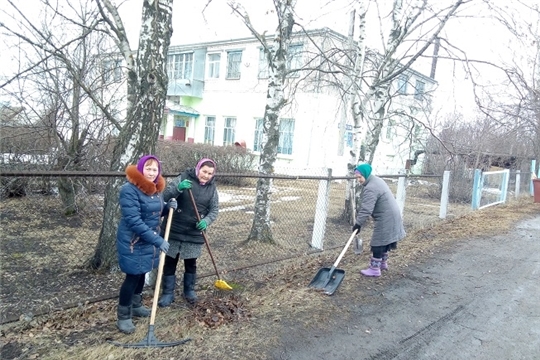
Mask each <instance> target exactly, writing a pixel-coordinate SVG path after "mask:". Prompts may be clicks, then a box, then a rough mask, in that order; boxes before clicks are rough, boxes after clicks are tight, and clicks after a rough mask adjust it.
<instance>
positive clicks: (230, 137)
mask: <svg viewBox="0 0 540 360" xmlns="http://www.w3.org/2000/svg"><path fill="white" fill-rule="evenodd" d="M235 129H236V118H235V117H226V118H225V127H224V129H223V146H226V145H232V144H233V143H234V137H235Z"/></svg>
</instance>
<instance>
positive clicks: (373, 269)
mask: <svg viewBox="0 0 540 360" xmlns="http://www.w3.org/2000/svg"><path fill="white" fill-rule="evenodd" d="M381 261H382V259H378V258H374V257H372V258H371V262H370V264H369V268H367V269H365V270H360V273H362V275H364V276H374V277H378V276H381Z"/></svg>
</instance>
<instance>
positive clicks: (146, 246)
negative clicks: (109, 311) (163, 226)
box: [116, 155, 177, 334]
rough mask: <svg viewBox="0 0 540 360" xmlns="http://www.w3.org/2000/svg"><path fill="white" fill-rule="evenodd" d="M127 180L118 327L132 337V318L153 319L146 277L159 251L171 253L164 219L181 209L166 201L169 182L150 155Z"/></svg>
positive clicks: (119, 242)
mask: <svg viewBox="0 0 540 360" xmlns="http://www.w3.org/2000/svg"><path fill="white" fill-rule="evenodd" d="M126 177H127V182H126V183H125V184H124V185H123V186H122V188H121V189H120V197H119V202H120V211H121V216H122V217H121V219H120V224H119V225H118V232H117V236H116V248H117V250H118V264H119V265H120V269H121V270H122V271H123V272H124V273H126V278H125V279H124V282H123V283H122V286H121V287H120V295H119V299H118V309H117V315H118V320H117V324H116V325H117V327H118V329H119V330H120V331H121V332H123V333H127V334H130V333H132V332H134V331H135V326H134V325H133V322H132V320H131V318H132V316H135V317H148V316H149V315H150V310H149V309H148V308H146V307H144V306H143V305H142V290H143V286H144V280H145V274H146V273H147V272H149V271H151V270H152V269H154V268H156V267H157V266H158V264H159V251H160V250H161V251H164V252H167V250H168V249H169V243H168V242H167V241H165V239H163V237H161V236H160V223H161V217H162V216H163V215H165V213H168V210H169V208H172V209H176V207H177V205H176V201H174V202H169V203H168V204H166V203H164V201H163V197H162V195H161V192H162V191H163V189H164V188H165V180H164V179H163V177H162V176H161V165H160V163H159V160H158V158H157V157H155V156H153V155H146V156H143V157H142V158H141V159H140V160H139V162H138V163H137V165H129V166H128V167H127V168H126Z"/></svg>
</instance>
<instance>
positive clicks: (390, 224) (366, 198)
mask: <svg viewBox="0 0 540 360" xmlns="http://www.w3.org/2000/svg"><path fill="white" fill-rule="evenodd" d="M363 186H364V191H363V192H362V204H361V206H360V209H359V210H358V213H357V214H356V223H357V224H358V225H360V226H364V224H365V223H366V221H367V220H368V218H369V217H370V216H372V217H373V224H374V229H373V236H372V237H371V243H370V245H371V246H384V245H389V244H391V243H394V242H396V241H400V240H401V239H403V238H404V237H405V229H404V228H403V220H402V218H401V212H400V210H399V206H398V203H397V201H396V199H395V198H394V194H392V191H391V190H390V188H389V187H388V185H386V183H385V182H384V180H383V179H381V178H379V177H377V176H375V175H370V176H369V177H368V178H367V180H366V181H365V182H364V184H363Z"/></svg>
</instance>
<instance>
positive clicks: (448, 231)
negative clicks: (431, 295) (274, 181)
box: [0, 197, 540, 359]
mask: <svg viewBox="0 0 540 360" xmlns="http://www.w3.org/2000/svg"><path fill="white" fill-rule="evenodd" d="M25 210H28V211H30V207H29V208H28V209H25ZM538 214H540V206H539V205H538V204H533V203H532V200H531V199H530V197H526V198H522V199H521V200H520V201H513V202H510V203H508V204H505V205H498V206H494V207H490V208H487V209H483V210H481V211H477V212H474V213H469V214H467V215H464V216H456V217H455V218H453V219H451V220H448V221H444V222H439V223H437V224H434V225H429V226H425V227H423V228H419V229H418V230H416V231H409V233H408V236H407V238H406V239H405V241H404V242H403V243H402V245H401V246H400V249H399V251H398V252H397V254H396V256H395V257H394V258H393V264H392V265H393V267H394V268H395V271H392V273H391V274H389V275H388V276H385V277H384V278H380V279H377V281H376V282H370V281H369V280H370V279H364V278H362V277H359V276H356V275H353V274H357V271H358V270H359V269H361V268H362V267H364V266H365V263H366V261H367V257H368V255H367V253H366V252H365V253H364V254H362V255H361V256H357V255H355V254H354V253H353V252H352V251H349V252H348V253H347V254H346V256H345V257H344V258H343V260H342V261H341V263H340V266H339V267H340V268H342V269H346V271H347V274H351V275H349V276H348V277H347V278H346V279H345V281H344V282H343V284H342V285H341V286H340V288H339V289H338V291H337V292H336V294H335V295H334V296H332V297H330V298H329V297H327V296H325V295H322V294H320V293H318V292H315V291H313V290H311V289H309V288H307V284H308V283H309V281H310V280H311V279H312V278H313V276H314V275H315V274H316V272H317V270H318V269H320V268H321V267H323V266H329V265H331V264H332V263H333V261H334V260H335V256H336V255H337V253H338V250H335V251H329V252H325V253H323V254H314V255H310V256H303V257H298V258H296V259H291V260H288V261H283V262H279V263H273V264H268V265H267V266H265V269H264V271H261V270H260V269H245V270H239V271H235V272H231V273H229V274H227V277H226V278H227V282H228V283H229V284H231V285H233V286H234V288H235V289H234V290H233V291H231V292H222V291H219V290H215V289H214V288H213V286H212V282H213V280H214V278H212V277H208V278H205V279H202V280H201V282H200V289H199V291H198V294H199V296H200V298H201V301H200V303H199V304H198V305H197V306H196V307H194V308H193V307H188V306H187V305H186V304H185V303H184V302H182V300H181V299H178V300H177V302H175V303H174V304H173V306H172V307H170V308H166V309H158V311H157V317H156V337H157V338H158V339H159V340H161V341H173V340H179V339H191V340H190V341H189V342H188V343H186V344H184V345H181V346H179V347H174V348H163V349H161V348H151V349H139V350H134V349H124V348H121V347H115V346H113V345H111V344H110V343H109V342H108V340H114V341H119V342H122V343H133V342H139V341H141V340H142V339H143V338H144V337H145V336H146V333H147V330H148V319H140V320H136V325H137V331H136V333H134V334H132V335H122V334H120V333H118V331H117V330H116V328H115V317H116V315H115V306H116V300H115V299H109V300H104V301H98V302H95V303H86V302H82V301H81V303H80V304H79V305H78V306H77V307H75V308H71V309H68V310H62V311H51V312H49V313H48V314H46V315H42V316H32V314H29V313H23V315H21V316H20V320H19V321H17V322H11V323H8V324H5V325H3V326H2V328H1V332H0V342H1V345H2V349H1V356H0V357H1V358H2V359H216V358H227V359H271V358H275V354H276V352H275V350H276V348H279V347H280V346H281V342H282V339H281V337H282V336H283V334H287V333H288V331H290V330H289V329H290V328H293V329H298V331H306V332H310V331H313V332H317V333H321V332H323V333H324V331H325V329H328V328H330V327H331V326H332V325H333V324H335V323H336V321H339V319H343V318H344V317H345V316H346V312H347V311H348V310H347V308H346V307H344V306H341V305H342V304H343V303H345V302H348V301H353V300H354V301H355V302H360V303H361V302H365V303H369V302H371V301H373V298H372V297H371V296H370V294H371V290H372V289H373V288H380V287H382V286H385V285H386V284H389V283H391V282H393V281H396V280H397V279H399V278H400V276H401V275H400V273H401V271H400V269H403V271H404V269H406V268H407V267H408V266H409V265H410V264H413V263H414V262H415V259H417V258H418V257H424V258H425V257H426V256H428V257H429V256H431V255H433V254H434V251H435V249H440V248H441V247H445V246H450V245H451V244H452V243H454V242H460V241H463V240H464V239H469V238H472V237H475V236H490V235H496V234H500V233H504V232H506V231H509V230H510V229H511V228H512V226H514V225H515V224H516V223H517V222H518V221H519V220H521V219H526V218H531V216H533V215H538ZM6 216H13V218H12V220H17V219H16V218H15V217H16V216H17V215H16V214H15V213H13V214H11V215H10V214H9V212H8V213H7V214H6ZM18 220H19V221H21V220H24V219H18ZM74 225H76V224H74ZM37 226H39V225H37ZM74 229H76V226H74ZM36 230H37V228H36ZM39 230H40V233H41V232H42V231H46V227H43V228H40V229H39ZM8 240H9V239H8ZM14 242H16V241H14ZM6 243H7V244H10V243H11V242H10V241H7V242H6V241H4V239H3V240H2V244H6ZM2 246H7V245H2ZM14 246H15V245H14ZM16 246H17V247H16V248H15V249H17V251H20V254H21V255H20V257H21V259H20V262H15V263H14V265H13V266H14V267H13V269H14V270H15V272H16V271H17V267H16V266H19V267H20V269H23V268H24V267H25V266H27V265H28V259H27V258H25V257H24V253H26V252H30V253H34V254H35V257H33V258H32V261H36V262H39V259H40V254H43V255H46V254H47V253H48V252H51V253H52V254H54V253H55V252H57V251H62V250H65V249H70V250H72V251H76V247H73V248H72V247H71V246H72V244H70V243H68V242H66V243H64V244H62V243H61V244H59V245H55V247H54V248H53V247H52V246H51V245H50V244H46V243H40V241H39V236H37V234H36V236H35V238H34V241H33V242H32V241H30V240H29V241H26V242H25V243H23V244H17V245H16ZM56 246H58V248H57V247H56ZM4 251H5V248H3V249H2V253H4ZM15 258H16V256H15ZM61 266H62V262H61V261H59V263H55V264H53V265H50V267H49V268H48V267H47V266H44V267H43V270H42V271H41V272H40V273H36V274H33V276H32V279H29V280H32V281H28V283H29V284H30V286H36V283H40V284H42V286H43V287H44V288H45V287H46V288H47V289H51V288H52V289H57V290H58V291H59V297H60V298H63V297H66V296H68V295H69V298H70V299H73V301H77V299H87V298H88V297H87V295H88V292H92V291H95V289H99V288H100V287H110V288H111V290H114V291H116V289H117V287H118V284H119V283H120V281H121V280H120V279H118V276H119V275H115V274H110V275H108V276H106V277H104V278H99V277H96V276H94V275H93V274H85V272H84V271H82V270H81V273H77V272H76V271H75V272H73V271H71V273H69V272H68V273H69V274H68V275H65V276H64V277H60V278H57V275H55V276H48V275H50V274H52V273H53V269H54V267H61ZM47 269H48V270H47ZM55 274H56V272H55ZM55 278H56V279H55ZM51 279H55V280H54V281H51ZM19 283H21V284H20V286H25V284H24V281H20V282H19ZM2 285H3V286H2V287H3V289H2V291H3V294H4V293H5V291H4V284H2ZM66 289H67V290H66ZM66 291H67V294H66ZM151 297H152V293H151V290H149V291H148V294H147V296H146V297H145V302H146V303H147V305H150V304H151V300H152V299H151ZM5 299H6V298H5V297H3V298H2V301H6V300H5ZM9 301H13V302H17V303H18V304H21V306H22V305H23V304H26V303H27V302H28V301H39V299H32V298H30V299H24V298H18V299H9Z"/></svg>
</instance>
